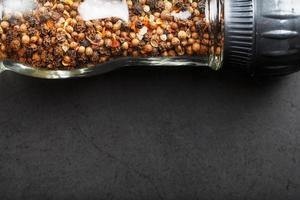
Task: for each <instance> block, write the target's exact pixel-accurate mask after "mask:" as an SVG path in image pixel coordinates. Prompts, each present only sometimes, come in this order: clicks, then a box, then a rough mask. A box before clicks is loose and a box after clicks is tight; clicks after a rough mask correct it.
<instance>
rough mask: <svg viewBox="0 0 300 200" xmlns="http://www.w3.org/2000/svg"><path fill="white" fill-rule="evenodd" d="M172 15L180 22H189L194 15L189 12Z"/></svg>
mask: <svg viewBox="0 0 300 200" xmlns="http://www.w3.org/2000/svg"><path fill="white" fill-rule="evenodd" d="M171 15H172V16H173V17H174V18H175V19H179V20H187V19H189V18H190V17H191V16H192V14H191V13H190V12H189V11H188V10H187V11H183V12H182V11H180V12H179V13H176V12H172V13H171Z"/></svg>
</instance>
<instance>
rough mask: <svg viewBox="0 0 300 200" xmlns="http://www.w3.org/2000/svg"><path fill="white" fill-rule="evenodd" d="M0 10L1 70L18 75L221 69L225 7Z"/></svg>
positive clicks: (5, 4) (11, 6) (10, 0)
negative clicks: (187, 67) (176, 67)
mask: <svg viewBox="0 0 300 200" xmlns="http://www.w3.org/2000/svg"><path fill="white" fill-rule="evenodd" d="M0 9H1V10H2V12H1V13H2V16H1V28H0V34H1V37H0V43H1V44H0V45H1V46H0V47H1V48H0V59H1V61H3V64H4V65H3V67H2V68H7V69H13V70H14V71H17V72H22V70H23V71H24V70H27V71H30V73H33V72H34V70H39V71H41V70H44V71H45V70H46V71H52V73H55V71H74V70H77V72H76V73H79V74H80V73H85V72H86V71H90V70H95V68H100V71H101V67H102V68H103V70H104V71H105V70H107V71H109V70H110V69H114V68H116V67H120V66H121V65H123V66H125V65H158V66H163V65H197V66H209V67H211V68H213V69H216V70H217V69H219V68H220V67H221V66H222V60H223V46H224V45H223V44H224V39H223V38H224V2H223V0H172V1H171V0H158V1H155V0H127V1H126V0H123V1H120V0H112V1H105V0H98V1H94V0H85V1H81V0H61V1H59V2H58V1H54V0H48V1H44V0H3V1H1V3H0ZM18 68H20V69H18Z"/></svg>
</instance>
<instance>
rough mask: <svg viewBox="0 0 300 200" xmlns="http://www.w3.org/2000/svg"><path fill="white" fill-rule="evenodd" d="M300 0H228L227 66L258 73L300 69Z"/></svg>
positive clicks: (269, 73) (282, 72)
mask: <svg viewBox="0 0 300 200" xmlns="http://www.w3.org/2000/svg"><path fill="white" fill-rule="evenodd" d="M299 33H300V1H299V2H298V0H225V49H226V50H225V65H227V66H234V67H238V68H240V69H243V70H245V69H246V70H247V71H248V72H250V73H252V74H257V75H270V76H274V75H285V74H289V73H292V72H296V71H298V70H300V34H299Z"/></svg>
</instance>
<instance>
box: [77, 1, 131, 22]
mask: <svg viewBox="0 0 300 200" xmlns="http://www.w3.org/2000/svg"><path fill="white" fill-rule="evenodd" d="M78 11H79V14H80V15H81V17H82V18H83V19H84V20H93V19H104V18H109V17H117V18H120V19H122V20H123V21H125V22H128V21H129V12H128V5H127V2H126V0H122V1H120V0H85V1H84V2H83V3H81V4H80V5H79V8H78Z"/></svg>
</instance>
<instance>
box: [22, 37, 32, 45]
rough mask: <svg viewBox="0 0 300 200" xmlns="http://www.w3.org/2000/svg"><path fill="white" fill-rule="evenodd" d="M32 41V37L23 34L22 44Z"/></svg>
mask: <svg viewBox="0 0 300 200" xmlns="http://www.w3.org/2000/svg"><path fill="white" fill-rule="evenodd" d="M29 43H30V37H29V36H28V35H23V36H22V44H25V45H26V44H29Z"/></svg>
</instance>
